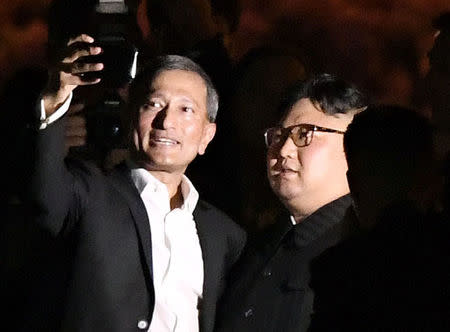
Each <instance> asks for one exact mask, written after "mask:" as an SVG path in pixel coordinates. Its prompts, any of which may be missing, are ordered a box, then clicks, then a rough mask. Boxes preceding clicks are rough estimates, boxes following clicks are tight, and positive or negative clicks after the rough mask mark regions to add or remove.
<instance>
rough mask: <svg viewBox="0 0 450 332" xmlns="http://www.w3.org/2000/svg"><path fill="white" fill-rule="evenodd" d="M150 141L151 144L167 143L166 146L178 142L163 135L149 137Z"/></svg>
mask: <svg viewBox="0 0 450 332" xmlns="http://www.w3.org/2000/svg"><path fill="white" fill-rule="evenodd" d="M150 141H151V142H152V143H153V144H158V145H167V146H170V145H177V144H179V142H178V141H176V140H174V139H171V138H165V137H151V138H150Z"/></svg>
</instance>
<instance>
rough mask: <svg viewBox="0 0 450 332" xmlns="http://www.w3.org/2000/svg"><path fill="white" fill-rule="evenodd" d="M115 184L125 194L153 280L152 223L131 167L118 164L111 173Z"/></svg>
mask: <svg viewBox="0 0 450 332" xmlns="http://www.w3.org/2000/svg"><path fill="white" fill-rule="evenodd" d="M111 179H112V183H113V185H114V186H115V187H116V189H117V190H118V191H119V192H120V194H122V195H123V197H124V198H125V201H126V202H127V204H128V206H129V208H130V212H131V215H132V216H133V220H134V223H135V226H136V229H137V233H138V236H139V240H140V244H141V250H142V251H143V254H144V257H145V262H146V265H147V269H146V270H147V271H149V273H150V278H151V280H153V263H152V243H151V234H150V224H149V219H148V215H147V211H146V209H145V206H144V203H143V202H142V199H141V197H140V195H139V193H138V191H137V189H136V187H135V186H134V184H133V181H132V179H131V177H130V174H129V169H128V167H127V166H126V165H125V163H122V164H120V165H118V166H117V167H116V168H115V169H114V171H113V172H112V174H111Z"/></svg>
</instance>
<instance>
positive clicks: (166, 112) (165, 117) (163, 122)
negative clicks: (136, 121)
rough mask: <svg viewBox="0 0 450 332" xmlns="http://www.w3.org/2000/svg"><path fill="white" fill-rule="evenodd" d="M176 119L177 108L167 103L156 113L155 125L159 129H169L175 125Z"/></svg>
mask: <svg viewBox="0 0 450 332" xmlns="http://www.w3.org/2000/svg"><path fill="white" fill-rule="evenodd" d="M175 120H176V110H175V109H174V108H173V107H171V106H170V105H166V107H164V108H163V109H162V110H160V111H159V112H158V114H157V115H156V117H155V119H154V121H153V126H154V127H155V128H158V129H168V128H172V127H173V126H174V123H175Z"/></svg>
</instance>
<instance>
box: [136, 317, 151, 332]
mask: <svg viewBox="0 0 450 332" xmlns="http://www.w3.org/2000/svg"><path fill="white" fill-rule="evenodd" d="M137 326H138V329H139V330H145V329H146V328H147V327H148V322H147V321H146V320H145V319H141V320H140V321H139V322H138V324H137Z"/></svg>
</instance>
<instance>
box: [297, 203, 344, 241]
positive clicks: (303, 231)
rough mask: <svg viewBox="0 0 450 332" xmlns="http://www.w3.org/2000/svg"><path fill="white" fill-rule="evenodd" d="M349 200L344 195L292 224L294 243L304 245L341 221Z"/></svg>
mask: <svg viewBox="0 0 450 332" xmlns="http://www.w3.org/2000/svg"><path fill="white" fill-rule="evenodd" d="M351 202H352V199H351V196H350V195H349V194H347V195H344V196H342V197H340V198H338V199H336V200H334V201H332V202H330V203H328V204H326V205H324V206H322V207H321V208H320V209H318V210H317V211H316V212H314V213H313V214H311V215H310V216H308V217H307V218H305V219H304V220H303V221H302V222H300V223H298V224H296V225H295V226H293V231H294V234H293V236H294V241H295V244H296V245H297V246H298V247H303V246H306V245H308V244H309V243H311V242H312V241H314V240H315V239H317V238H319V237H320V236H321V235H322V234H324V233H325V232H326V231H328V230H329V229H330V228H332V227H333V226H335V225H337V224H339V223H341V222H342V221H343V220H344V216H345V215H346V212H347V209H348V208H349V207H350V206H351ZM291 220H292V219H291Z"/></svg>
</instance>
